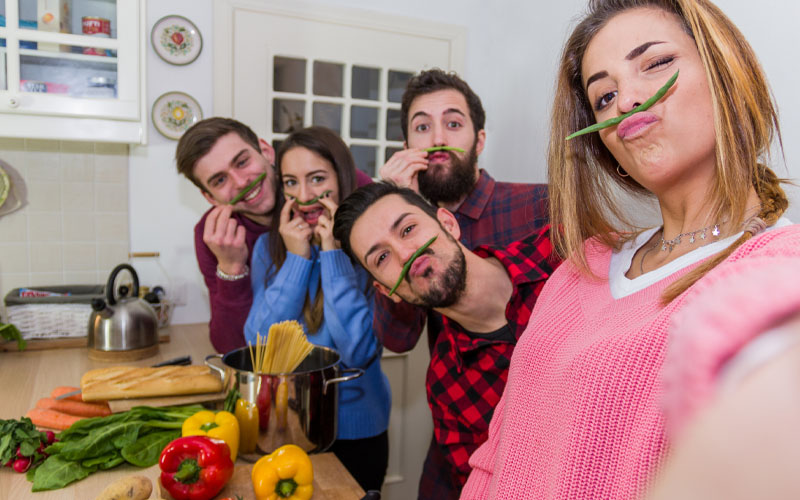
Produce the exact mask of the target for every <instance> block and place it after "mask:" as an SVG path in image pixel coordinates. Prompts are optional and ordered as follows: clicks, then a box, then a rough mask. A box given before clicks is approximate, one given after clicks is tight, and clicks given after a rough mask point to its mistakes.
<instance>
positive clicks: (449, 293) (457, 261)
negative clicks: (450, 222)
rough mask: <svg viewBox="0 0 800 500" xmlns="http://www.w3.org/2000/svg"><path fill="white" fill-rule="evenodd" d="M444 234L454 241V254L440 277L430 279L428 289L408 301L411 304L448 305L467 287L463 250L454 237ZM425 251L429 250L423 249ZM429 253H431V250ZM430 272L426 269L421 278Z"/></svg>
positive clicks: (458, 297)
mask: <svg viewBox="0 0 800 500" xmlns="http://www.w3.org/2000/svg"><path fill="white" fill-rule="evenodd" d="M445 234H446V235H447V237H448V239H449V240H450V241H452V242H453V243H454V246H455V249H456V251H455V255H454V257H453V259H452V260H451V261H450V263H449V264H448V265H447V269H445V270H444V273H443V274H442V277H441V278H440V279H438V280H435V281H434V280H432V281H431V284H430V287H429V288H428V291H426V292H425V293H423V294H421V295H419V296H418V298H417V300H415V301H413V302H412V301H409V302H411V303H413V304H416V305H418V306H423V307H427V308H434V307H439V308H442V307H450V306H452V305H453V304H455V303H456V302H458V300H459V299H460V298H461V295H463V294H464V290H465V289H466V288H467V260H466V258H465V257H464V252H463V251H462V250H461V247H460V246H458V243H457V242H456V240H455V238H453V237H452V236H451V235H450V234H449V233H445ZM425 253H429V252H428V251H425ZM430 253H431V254H432V253H433V252H430ZM431 272H433V271H432V270H431V269H428V271H427V272H426V273H425V275H423V276H422V278H427V277H428V275H429V273H431ZM408 279H409V278H408V276H406V280H408ZM409 284H410V281H409ZM412 286H413V285H412Z"/></svg>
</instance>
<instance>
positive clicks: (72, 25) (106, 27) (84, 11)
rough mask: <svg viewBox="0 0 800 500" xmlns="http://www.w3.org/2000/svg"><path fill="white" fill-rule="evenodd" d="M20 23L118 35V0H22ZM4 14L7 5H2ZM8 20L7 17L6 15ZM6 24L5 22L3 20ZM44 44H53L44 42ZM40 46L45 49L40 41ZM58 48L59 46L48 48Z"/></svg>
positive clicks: (62, 30) (57, 30) (60, 30)
mask: <svg viewBox="0 0 800 500" xmlns="http://www.w3.org/2000/svg"><path fill="white" fill-rule="evenodd" d="M18 5H19V27H20V28H24V29H31V30H39V31H51V32H53V33H74V34H76V35H81V34H85V35H94V36H101V37H105V38H109V37H110V38H116V37H117V2H115V1H111V2H108V1H97V0H93V1H84V2H74V1H71V0H39V1H38V2H34V1H33V0H19V2H18ZM0 14H5V9H3V8H2V7H0ZM4 20H5V19H4ZM3 26H5V24H3ZM42 45H52V44H51V43H49V42H48V43H44V44H42ZM39 49H43V47H42V46H41V45H40V46H39ZM44 50H57V49H46V48H45V49H44Z"/></svg>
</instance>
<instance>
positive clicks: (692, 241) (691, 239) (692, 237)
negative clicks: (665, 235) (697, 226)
mask: <svg viewBox="0 0 800 500" xmlns="http://www.w3.org/2000/svg"><path fill="white" fill-rule="evenodd" d="M689 243H694V233H692V236H691V237H690V238H689Z"/></svg>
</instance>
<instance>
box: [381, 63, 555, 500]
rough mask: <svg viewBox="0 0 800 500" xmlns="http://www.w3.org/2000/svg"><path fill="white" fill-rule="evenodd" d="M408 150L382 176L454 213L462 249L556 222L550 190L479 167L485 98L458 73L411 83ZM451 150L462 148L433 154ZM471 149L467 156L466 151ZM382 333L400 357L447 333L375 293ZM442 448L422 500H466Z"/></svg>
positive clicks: (503, 241) (432, 74)
mask: <svg viewBox="0 0 800 500" xmlns="http://www.w3.org/2000/svg"><path fill="white" fill-rule="evenodd" d="M400 113H401V117H400V120H401V127H402V130H403V135H404V137H405V149H404V150H403V151H399V152H397V153H395V154H394V155H393V156H392V157H391V158H390V159H389V161H387V162H386V164H385V165H383V166H382V167H381V169H380V171H379V174H380V177H381V178H383V179H386V180H390V181H392V182H394V183H395V184H397V185H399V186H402V187H410V188H411V189H413V190H414V191H417V192H419V193H420V194H422V195H423V196H424V197H425V198H427V199H428V200H430V201H431V202H432V203H434V204H435V205H437V206H439V207H443V208H446V209H447V210H449V211H450V212H452V213H453V214H454V215H455V217H456V220H457V221H458V224H459V226H460V227H461V237H460V238H459V239H460V241H461V243H463V244H464V246H466V247H467V248H468V249H470V250H474V249H475V248H476V247H477V246H479V245H492V246H496V247H505V246H507V245H509V244H510V243H512V242H514V241H518V240H522V239H524V238H525V237H526V236H528V235H530V234H531V233H533V232H534V231H536V230H538V229H540V228H542V227H543V226H545V225H546V224H547V223H548V213H547V211H548V207H547V186H546V185H545V184H517V183H506V182H496V181H495V180H494V179H492V177H491V176H490V175H489V174H488V173H487V172H486V171H485V170H483V169H479V168H478V157H479V156H480V154H481V152H483V148H484V145H485V143H486V131H485V130H484V123H485V121H486V114H485V112H484V110H483V105H482V104H481V100H480V98H479V97H478V96H477V95H476V94H475V92H473V91H472V89H471V88H470V87H469V85H467V83H466V82H465V81H463V80H462V79H461V78H459V77H458V76H457V75H456V74H454V73H446V72H444V71H442V70H440V69H431V70H427V71H423V72H421V73H419V74H418V75H415V76H414V77H413V78H411V80H409V82H408V85H407V87H406V90H405V92H404V94H403V98H402V102H401V108H400ZM437 147H449V148H458V149H459V150H461V151H459V150H452V149H451V150H438V151H426V150H428V149H429V148H437ZM462 151H463V152H462ZM375 297H376V307H375V320H374V330H375V335H376V336H377V337H378V339H380V340H381V341H382V342H383V344H384V346H386V348H388V349H389V350H392V351H395V352H405V351H408V350H411V349H413V348H414V346H415V345H416V344H417V341H418V340H419V338H420V335H421V333H422V329H423V327H424V326H425V322H426V320H427V324H428V344H429V346H430V347H431V349H433V346H434V345H435V344H436V342H437V338H438V336H439V334H440V333H441V331H442V318H441V315H440V314H438V313H436V312H435V311H432V310H431V311H429V310H426V309H423V308H421V307H417V306H413V305H410V304H407V303H405V302H401V303H394V302H392V301H391V300H389V299H387V298H386V297H385V296H384V295H382V294H375ZM447 468H448V466H447V462H446V460H445V458H444V454H443V453H442V450H441V448H440V447H439V446H438V445H437V444H436V442H435V441H432V442H431V446H430V448H429V450H428V456H427V458H426V460H425V466H424V469H423V472H422V478H421V480H420V487H419V498H421V499H437V500H440V499H448V498H458V494H459V491H460V485H458V484H453V483H452V481H450V480H449V479H448V478H449V477H450V476H449V474H446V473H445V472H443V471H446V470H448V469H447Z"/></svg>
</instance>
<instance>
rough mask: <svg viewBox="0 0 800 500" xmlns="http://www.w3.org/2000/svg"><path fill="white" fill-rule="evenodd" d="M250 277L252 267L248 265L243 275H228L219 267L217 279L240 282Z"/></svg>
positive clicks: (245, 266)
mask: <svg viewBox="0 0 800 500" xmlns="http://www.w3.org/2000/svg"><path fill="white" fill-rule="evenodd" d="M248 275H250V267H249V266H248V265H247V264H245V265H244V271H242V273H241V274H227V273H224V272H223V271H222V269H220V268H219V266H217V278H219V279H221V280H225V281H238V280H240V279H242V278H246V277H247V276H248Z"/></svg>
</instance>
